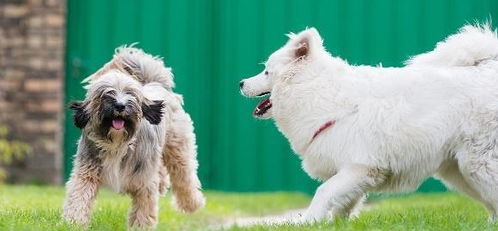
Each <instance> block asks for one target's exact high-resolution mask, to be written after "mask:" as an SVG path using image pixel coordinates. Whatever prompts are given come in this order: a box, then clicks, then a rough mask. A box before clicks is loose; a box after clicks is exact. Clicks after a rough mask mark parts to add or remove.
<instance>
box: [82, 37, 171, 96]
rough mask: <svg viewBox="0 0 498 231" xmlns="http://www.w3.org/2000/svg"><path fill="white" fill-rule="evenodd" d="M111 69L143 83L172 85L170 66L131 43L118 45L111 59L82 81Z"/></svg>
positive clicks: (169, 87)
mask: <svg viewBox="0 0 498 231" xmlns="http://www.w3.org/2000/svg"><path fill="white" fill-rule="evenodd" d="M111 69H117V70H119V71H123V72H125V73H129V74H131V75H132V76H133V77H134V78H136V79H137V80H138V81H139V82H141V83H142V84H144V85H145V84H147V83H153V82H157V83H159V84H161V86H163V87H164V88H166V89H168V90H171V89H172V88H173V87H174V82H173V74H172V73H171V68H168V67H166V66H165V65H164V63H163V60H162V58H161V57H158V56H152V55H150V54H147V53H145V52H144V51H143V50H142V49H139V48H135V47H133V45H130V46H126V45H125V46H121V47H118V48H117V49H116V52H115V53H114V56H113V58H112V60H111V61H110V62H108V63H106V64H105V65H104V66H103V67H102V68H101V69H100V70H98V71H97V72H96V73H95V74H93V75H91V76H89V77H88V78H86V79H85V80H83V82H89V81H91V80H93V79H95V78H98V77H99V76H101V75H102V74H104V73H105V72H107V71H109V70H111Z"/></svg>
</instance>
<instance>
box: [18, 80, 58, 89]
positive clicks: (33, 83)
mask: <svg viewBox="0 0 498 231" xmlns="http://www.w3.org/2000/svg"><path fill="white" fill-rule="evenodd" d="M24 89H25V90H26V91H28V92H57V91H62V82H61V80H58V79H49V80H44V79H28V80H26V82H25V83H24Z"/></svg>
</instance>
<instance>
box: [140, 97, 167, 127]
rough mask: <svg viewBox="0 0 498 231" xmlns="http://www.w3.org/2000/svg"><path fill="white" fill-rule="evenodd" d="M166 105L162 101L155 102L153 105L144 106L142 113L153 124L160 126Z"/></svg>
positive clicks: (145, 104) (146, 104) (144, 104)
mask: <svg viewBox="0 0 498 231" xmlns="http://www.w3.org/2000/svg"><path fill="white" fill-rule="evenodd" d="M163 108H164V104H163V101H161V100H154V101H153V102H152V103H143V104H142V113H143V115H144V117H145V119H146V120H148V121H149V122H150V123H151V124H159V123H160V122H161V117H162V115H163Z"/></svg>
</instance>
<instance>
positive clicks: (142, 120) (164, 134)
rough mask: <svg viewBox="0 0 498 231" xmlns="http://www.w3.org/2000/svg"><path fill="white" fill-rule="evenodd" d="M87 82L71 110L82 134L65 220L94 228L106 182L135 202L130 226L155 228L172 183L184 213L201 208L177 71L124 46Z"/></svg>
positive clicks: (193, 151) (193, 150)
mask: <svg viewBox="0 0 498 231" xmlns="http://www.w3.org/2000/svg"><path fill="white" fill-rule="evenodd" d="M88 81H89V84H88V86H87V87H86V88H87V90H88V91H87V94H86V98H85V100H83V101H80V102H74V103H72V104H71V106H70V107H71V109H73V110H74V124H75V125H76V126H77V127H79V128H80V129H82V135H81V138H80V140H79V142H78V151H77V153H76V155H75V162H74V167H73V171H72V173H71V178H70V180H69V181H68V182H67V185H66V188H67V197H66V201H65V203H64V208H63V217H64V218H65V219H66V220H68V221H70V222H74V223H78V224H88V222H89V221H90V213H91V209H92V204H93V202H94V200H95V197H96V195H97V191H98V189H99V187H101V186H102V185H105V186H108V187H109V188H110V189H112V190H113V191H115V192H119V193H123V194H128V195H130V196H131V197H132V198H133V200H132V208H131V210H130V212H129V218H128V223H129V226H131V227H154V226H155V225H156V223H157V213H158V199H159V196H160V194H163V193H164V192H165V191H166V189H167V187H169V183H170V182H171V188H172V191H173V194H174V198H175V203H176V205H177V207H178V208H179V209H180V210H181V211H183V212H188V213H191V212H194V211H196V210H197V209H199V208H200V207H202V206H203V205H204V203H205V199H204V196H203V194H202V192H201V191H200V188H201V184H200V181H199V179H198V177H197V165H198V164H197V160H196V144H195V134H194V132H193V124H192V121H191V119H190V116H189V115H188V114H187V113H186V112H185V111H184V110H183V108H182V104H183V101H182V97H181V95H178V94H176V93H174V92H173V91H172V88H173V87H174V83H173V76H172V74H171V69H170V68H166V67H165V66H164V63H163V62H162V60H161V59H160V58H158V57H153V56H151V55H149V54H146V53H144V52H143V51H142V50H140V49H137V48H133V47H126V46H125V47H120V48H118V49H117V50H116V53H115V55H114V57H113V59H112V60H111V61H110V62H109V63H107V64H106V65H104V67H102V68H101V69H100V70H99V71H98V72H97V73H95V74H93V75H92V76H90V77H89V78H88Z"/></svg>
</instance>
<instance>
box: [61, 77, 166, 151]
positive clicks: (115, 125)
mask: <svg viewBox="0 0 498 231" xmlns="http://www.w3.org/2000/svg"><path fill="white" fill-rule="evenodd" d="M106 77H107V78H108V79H104V78H106ZM101 78H102V80H101V81H97V82H95V83H92V84H91V85H90V86H89V90H88V94H87V98H86V99H85V101H83V102H81V101H78V102H73V103H72V104H71V105H70V108H71V109H73V110H74V111H75V113H74V117H73V118H74V124H75V125H76V126H77V127H78V128H81V129H89V131H90V132H91V133H92V136H93V137H94V138H96V139H98V140H100V141H105V142H106V143H109V142H115V141H117V140H121V141H128V140H130V139H131V138H132V137H133V136H134V135H135V133H136V131H137V128H138V125H139V124H140V122H141V120H142V118H145V119H146V120H147V121H149V122H150V123H151V124H159V123H160V122H161V117H162V109H163V102H162V101H153V102H150V101H148V100H146V99H145V98H144V97H143V94H142V92H141V88H140V87H141V86H140V84H139V83H138V82H136V81H134V80H133V79H131V78H130V77H123V76H119V75H118V77H116V76H114V75H110V76H102V77H101Z"/></svg>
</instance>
